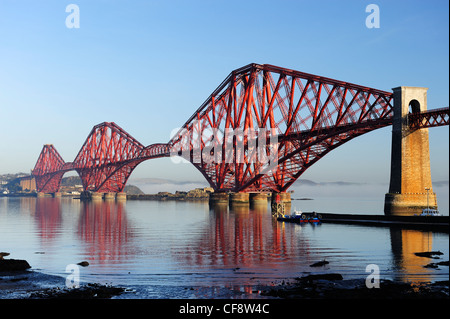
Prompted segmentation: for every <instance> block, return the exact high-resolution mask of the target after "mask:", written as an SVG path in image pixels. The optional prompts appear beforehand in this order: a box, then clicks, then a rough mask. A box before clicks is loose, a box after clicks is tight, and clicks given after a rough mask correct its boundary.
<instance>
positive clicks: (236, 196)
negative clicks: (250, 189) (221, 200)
mask: <svg viewBox="0 0 450 319" xmlns="http://www.w3.org/2000/svg"><path fill="white" fill-rule="evenodd" d="M249 198H250V195H249V193H230V205H241V206H242V205H248V204H249Z"/></svg>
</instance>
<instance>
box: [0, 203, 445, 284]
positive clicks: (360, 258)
mask: <svg viewBox="0 0 450 319" xmlns="http://www.w3.org/2000/svg"><path fill="white" fill-rule="evenodd" d="M269 209H270V207H269V206H268V205H253V206H250V207H248V206H233V207H231V208H230V207H229V206H228V205H214V206H211V207H209V208H208V204H207V203H205V204H203V203H202V204H198V203H197V204H194V203H181V202H179V203H173V202H172V203H164V202H151V201H148V202H131V201H129V202H115V201H98V202H80V201H78V200H71V199H65V198H62V199H60V198H37V199H35V198H21V199H14V200H13V199H4V198H0V243H1V244H4V243H7V245H6V247H5V249H8V250H11V251H12V252H13V251H14V250H18V249H15V248H14V245H17V246H18V245H29V246H33V247H36V246H37V245H36V242H37V243H40V246H39V247H36V248H34V249H35V250H34V251H36V250H40V251H45V255H37V256H34V258H35V259H36V260H34V262H35V263H36V265H37V267H38V268H41V269H48V268H51V267H54V268H56V266H55V265H54V264H51V263H50V262H49V260H50V259H51V258H53V259H51V260H53V262H54V263H60V265H58V267H59V268H58V269H62V271H64V269H65V266H66V265H67V264H68V263H72V262H74V261H76V262H79V261H81V260H82V259H79V257H80V256H86V258H87V260H88V261H89V262H90V263H91V265H90V266H89V267H88V268H86V270H85V271H86V272H88V271H89V272H92V273H97V274H98V273H106V271H107V272H108V275H110V274H111V273H113V272H114V271H116V273H117V274H121V275H122V274H124V273H126V274H128V272H129V270H130V269H131V270H132V272H134V273H139V274H145V275H146V276H149V277H150V276H154V277H155V276H158V277H159V278H162V277H164V278H170V279H168V280H172V278H174V277H176V278H179V279H177V280H179V281H178V283H180V282H181V283H183V284H184V283H185V282H188V281H190V280H191V281H192V280H194V279H192V278H193V277H195V280H196V283H199V282H201V283H203V284H210V285H211V286H213V284H216V285H217V284H221V285H226V286H229V287H231V286H232V287H235V286H236V287H237V286H240V287H243V288H242V289H244V290H246V289H250V288H247V285H248V286H250V285H252V284H254V283H255V282H256V281H258V280H263V279H273V278H280V279H282V278H292V277H295V276H298V275H301V274H302V273H306V272H311V271H325V272H326V271H333V272H342V273H343V274H344V275H345V274H346V273H345V272H346V271H348V272H350V271H354V272H356V271H355V270H352V269H351V267H352V266H353V265H351V266H349V265H348V263H347V262H348V261H349V260H350V261H354V260H357V262H359V263H360V264H358V265H357V266H358V267H359V266H361V264H362V262H365V261H366V260H367V259H368V258H366V257H367V256H369V255H370V254H371V249H372V248H373V250H374V251H382V252H383V253H382V255H379V256H375V257H374V258H378V259H379V260H380V266H382V267H384V266H385V265H387V266H385V267H384V268H386V269H388V270H389V272H390V274H391V275H392V276H393V277H394V278H393V279H399V280H403V281H416V282H420V281H429V280H430V278H433V276H435V275H436V273H437V270H435V269H429V268H424V267H423V266H425V265H426V264H428V263H429V262H431V261H432V260H431V261H430V259H427V258H423V257H417V256H416V255H414V253H415V252H422V251H430V250H438V249H440V250H441V249H443V248H442V247H441V246H442V244H443V243H444V244H446V245H447V246H448V235H447V234H446V235H443V237H441V238H439V237H438V239H439V240H438V248H436V247H433V246H435V245H436V243H435V242H433V236H435V234H433V233H431V232H422V231H417V230H407V229H400V228H384V227H380V228H371V227H363V226H358V227H352V226H346V225H333V224H323V225H321V226H317V227H316V228H314V227H313V226H312V225H309V224H308V225H305V226H300V225H296V224H287V223H282V222H278V221H276V220H274V219H273V218H272V217H271V212H270V211H269ZM16 211H17V212H19V214H18V218H16V216H15V215H14V218H10V216H8V214H9V215H13V214H12V213H13V212H16ZM23 215H25V216H27V218H22V217H20V216H23ZM26 231H28V232H30V233H32V235H33V236H34V237H33V236H23V238H21V240H20V242H19V241H17V243H14V238H16V237H18V236H19V235H17V234H19V233H24V232H26ZM15 233H17V234H15ZM366 233H367V234H368V235H370V236H371V237H370V236H369V237H367V238H366V237H365V236H366ZM14 236H15V237H14ZM333 236H335V237H333ZM346 236H347V237H346ZM338 237H339V238H338ZM352 237H353V238H356V239H361V241H364V245H365V246H363V245H359V244H358V243H356V241H355V240H354V239H351V238H352ZM348 238H349V239H348ZM439 245H441V246H439ZM4 246H5V245H4ZM380 247H381V248H380ZM445 249H446V248H444V251H447V250H445ZM361 250H363V251H361ZM73 254H77V256H76V258H77V259H75V260H74V258H75V257H73ZM68 255H70V258H68V257H67V256H68ZM25 258H27V257H26V256H25ZM39 258H41V259H39ZM83 258H84V257H83ZM324 258H327V260H328V258H334V259H333V262H332V263H330V265H332V266H333V267H330V268H323V269H312V268H310V267H309V265H310V264H312V263H314V262H317V261H320V260H323V259H324ZM345 258H346V260H345V261H344V262H342V263H341V264H339V260H340V259H345ZM444 258H448V256H444ZM446 260H447V259H446ZM369 261H370V262H368V263H377V261H376V260H375V261H374V260H369ZM344 263H347V264H344ZM112 266H114V267H112ZM362 266H363V267H360V268H361V269H363V270H362V273H364V269H365V266H366V264H364V265H362ZM96 267H97V268H96ZM102 267H103V268H102ZM54 268H51V269H52V270H53V269H54ZM107 268H108V269H107ZM101 269H104V270H105V269H107V270H105V271H104V272H103V271H102V270H101ZM444 271H447V269H445V270H444ZM444 271H443V272H444ZM188 273H189V274H188ZM193 274H195V275H193ZM441 274H442V272H441ZM446 274H447V275H448V271H447V273H446ZM161 275H164V276H161ZM166 275H167V276H166ZM382 275H383V274H382ZM171 276H172V277H171ZM358 276H359V277H361V271H359V273H358ZM363 276H364V274H363ZM128 278H129V277H127V279H126V280H129V279H128ZM136 278H137V279H133V280H135V282H130V284H141V282H139V281H140V280H142V277H136ZM127 282H128V281H127Z"/></svg>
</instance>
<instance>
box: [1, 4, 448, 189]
mask: <svg viewBox="0 0 450 319" xmlns="http://www.w3.org/2000/svg"><path fill="white" fill-rule="evenodd" d="M71 3H74V4H77V5H78V6H79V8H80V28H79V29H68V28H67V27H66V25H65V21H66V17H67V16H68V15H69V13H66V12H65V8H66V6H67V5H68V4H71ZM370 3H375V4H377V5H378V6H379V8H380V28H379V29H375V28H373V29H368V28H367V27H366V25H365V20H366V17H367V16H368V15H369V13H366V12H365V8H366V6H367V5H368V4H370ZM448 12H449V8H448V1H436V0H432V1H430V0H428V1H392V0H391V1H375V0H370V1H358V0H352V1H345V0H344V1H334V0H333V1H293V0H291V1H287V0H282V1H262V0H258V1H242V0H240V1H234V0H232V1H230V0H226V1H213V0H209V1H196V0H190V1H167V0H166V1H143V0H140V1H139V0H133V1H113V0H111V1H106V0H89V1H87V0H68V1H63V0H54V1H35V0H29V1H24V0H0V127H1V133H2V138H1V139H0V174H3V173H10V172H11V173H13V172H19V171H24V172H29V170H30V169H32V168H33V167H34V165H35V163H36V160H37V157H38V155H39V153H40V151H41V148H42V145H43V144H46V143H51V144H54V145H55V147H56V148H57V149H58V151H59V152H60V154H61V155H62V156H63V158H64V159H65V160H66V161H72V160H73V159H74V158H75V156H76V154H77V153H78V150H79V149H80V147H81V145H82V144H83V142H84V140H85V138H86V137H87V135H88V134H89V132H90V130H91V128H92V127H93V126H94V125H96V124H98V123H101V122H104V121H114V122H116V123H117V124H118V125H119V126H121V127H123V128H124V129H125V130H126V131H128V132H129V133H130V134H131V135H133V136H134V137H136V138H137V139H138V140H139V141H140V142H141V143H143V144H145V145H148V144H152V143H157V142H167V141H168V140H169V135H170V132H171V131H172V130H173V129H174V128H177V127H179V126H181V125H182V124H183V123H184V122H185V121H186V120H187V118H188V117H189V116H190V115H192V113H193V112H194V111H195V110H196V109H197V108H198V107H199V106H200V104H202V103H203V101H204V100H205V99H206V98H207V97H208V96H209V94H210V93H211V92H212V91H213V90H214V89H215V88H216V87H217V86H218V85H219V84H220V83H221V81H222V80H223V79H224V78H225V77H226V76H227V75H228V74H229V73H230V72H231V71H232V70H233V69H236V68H239V67H241V66H244V65H246V64H248V63H251V62H256V63H261V64H263V63H268V64H274V65H278V66H281V67H286V68H291V69H296V70H299V71H303V72H308V73H313V74H318V75H322V76H327V77H331V78H335V79H338V80H343V81H348V82H353V83H358V84H361V85H365V86H370V87H374V88H377V89H382V90H387V91H390V90H391V88H393V87H397V86H400V85H405V86H424V87H428V88H429V91H428V108H429V109H431V108H438V107H446V106H448V105H449V102H448V101H449V93H448V92H449V91H448V86H449V42H448V41H449V40H448V39H449V34H448V32H449V31H448V29H449V16H448ZM390 135H391V128H390V127H389V128H385V129H381V130H378V131H375V132H372V133H369V134H366V135H364V136H362V137H359V138H357V139H355V140H353V141H351V142H349V143H348V144H346V145H344V146H342V147H340V148H338V149H337V150H335V151H333V152H331V153H330V154H329V155H327V156H326V157H325V158H323V159H322V160H321V161H319V162H318V163H317V164H316V165H315V166H313V167H312V168H310V169H309V170H308V171H307V172H306V173H305V174H304V175H303V176H302V177H303V178H308V179H312V180H315V181H336V180H345V181H367V182H371V181H372V182H380V183H384V182H385V183H388V181H389V170H390V166H389V165H390V164H389V161H390V143H391V136H390ZM448 137H449V130H448V127H443V128H433V129H430V139H431V141H430V145H431V146H430V148H431V161H432V174H433V180H435V181H437V180H448V176H449V170H448V159H449V148H448V143H449V141H448ZM132 177H135V178H136V177H158V178H170V179H179V180H195V181H200V180H203V177H202V175H201V174H200V173H199V172H198V171H196V170H195V169H194V168H193V167H192V166H190V165H187V164H185V165H182V164H179V165H175V164H172V163H171V161H170V159H159V160H152V161H147V162H144V163H142V164H141V165H140V166H139V167H138V168H137V169H136V170H135V172H134V173H133V176H132Z"/></svg>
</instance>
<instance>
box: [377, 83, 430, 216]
mask: <svg viewBox="0 0 450 319" xmlns="http://www.w3.org/2000/svg"><path fill="white" fill-rule="evenodd" d="M393 91H394V117H393V123H392V153H391V180H390V185H389V193H387V194H386V196H385V201H384V213H385V214H386V215H414V214H420V213H421V212H422V209H423V208H426V207H430V208H437V202H436V194H435V193H434V192H433V187H432V182H431V170H430V150H429V141H428V129H427V128H424V129H417V130H412V129H410V126H409V123H408V114H409V113H410V112H412V113H418V112H424V111H426V110H427V88H420V87H406V86H401V87H397V88H394V89H393Z"/></svg>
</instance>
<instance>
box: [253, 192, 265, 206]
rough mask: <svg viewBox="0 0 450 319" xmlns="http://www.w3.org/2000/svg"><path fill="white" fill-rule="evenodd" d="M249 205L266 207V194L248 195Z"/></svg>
mask: <svg viewBox="0 0 450 319" xmlns="http://www.w3.org/2000/svg"><path fill="white" fill-rule="evenodd" d="M249 199H250V204H251V205H267V193H250V198H249Z"/></svg>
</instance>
